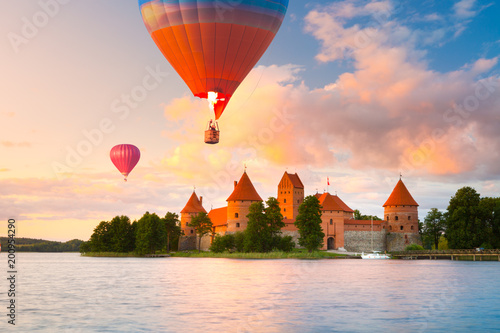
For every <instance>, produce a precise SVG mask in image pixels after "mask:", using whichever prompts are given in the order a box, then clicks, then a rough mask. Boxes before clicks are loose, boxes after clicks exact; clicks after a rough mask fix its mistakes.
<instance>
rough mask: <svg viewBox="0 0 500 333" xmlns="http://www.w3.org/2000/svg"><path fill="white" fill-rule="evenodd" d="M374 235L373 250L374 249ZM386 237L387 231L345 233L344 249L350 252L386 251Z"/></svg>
mask: <svg viewBox="0 0 500 333" xmlns="http://www.w3.org/2000/svg"><path fill="white" fill-rule="evenodd" d="M372 235H373V248H372ZM386 236H387V232H386V230H385V229H382V230H380V231H371V230H363V231H352V230H347V231H344V248H345V249H346V250H347V251H349V252H371V251H382V252H384V251H386V250H387V245H386Z"/></svg>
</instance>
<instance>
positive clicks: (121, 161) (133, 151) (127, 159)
mask: <svg viewBox="0 0 500 333" xmlns="http://www.w3.org/2000/svg"><path fill="white" fill-rule="evenodd" d="M109 157H110V158H111V162H113V164H114V165H115V167H116V168H117V169H118V171H120V172H121V174H122V175H123V176H124V177H125V179H124V180H125V181H127V177H128V175H129V174H130V172H131V171H132V170H133V169H134V168H135V166H136V165H137V163H138V162H139V159H140V158H141V152H140V150H139V148H137V147H136V146H134V145H126V144H122V145H117V146H114V147H113V148H112V149H111V151H110V153H109Z"/></svg>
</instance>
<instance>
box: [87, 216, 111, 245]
mask: <svg viewBox="0 0 500 333" xmlns="http://www.w3.org/2000/svg"><path fill="white" fill-rule="evenodd" d="M89 242H90V246H89V247H90V251H91V252H109V251H112V250H111V243H112V234H111V223H109V222H107V221H101V222H100V223H99V224H98V225H97V227H95V228H94V233H93V234H92V235H91V236H90V240H89Z"/></svg>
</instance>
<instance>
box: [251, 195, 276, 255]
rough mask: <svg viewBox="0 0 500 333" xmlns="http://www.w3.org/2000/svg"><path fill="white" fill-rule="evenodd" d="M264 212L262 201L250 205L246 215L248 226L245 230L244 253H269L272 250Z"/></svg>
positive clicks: (269, 230)
mask: <svg viewBox="0 0 500 333" xmlns="http://www.w3.org/2000/svg"><path fill="white" fill-rule="evenodd" d="M264 210H265V209H264V203H263V202H262V201H259V202H254V203H253V204H251V205H250V208H249V211H250V212H249V214H248V215H247V217H248V224H247V228H246V230H245V243H244V251H245V252H269V251H271V250H272V241H273V238H272V232H271V228H270V227H269V221H268V217H267V216H266V214H265V213H264Z"/></svg>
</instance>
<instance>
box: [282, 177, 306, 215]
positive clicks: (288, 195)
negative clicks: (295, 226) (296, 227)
mask: <svg viewBox="0 0 500 333" xmlns="http://www.w3.org/2000/svg"><path fill="white" fill-rule="evenodd" d="M303 201H304V184H302V181H301V180H300V178H299V175H297V174H294V175H292V174H289V173H288V172H285V174H284V175H283V177H282V178H281V181H280V183H279V184H278V202H279V203H280V208H281V215H283V218H284V219H285V220H287V219H290V220H295V218H296V217H297V215H298V214H299V206H300V204H301V203H302V202H303Z"/></svg>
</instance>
